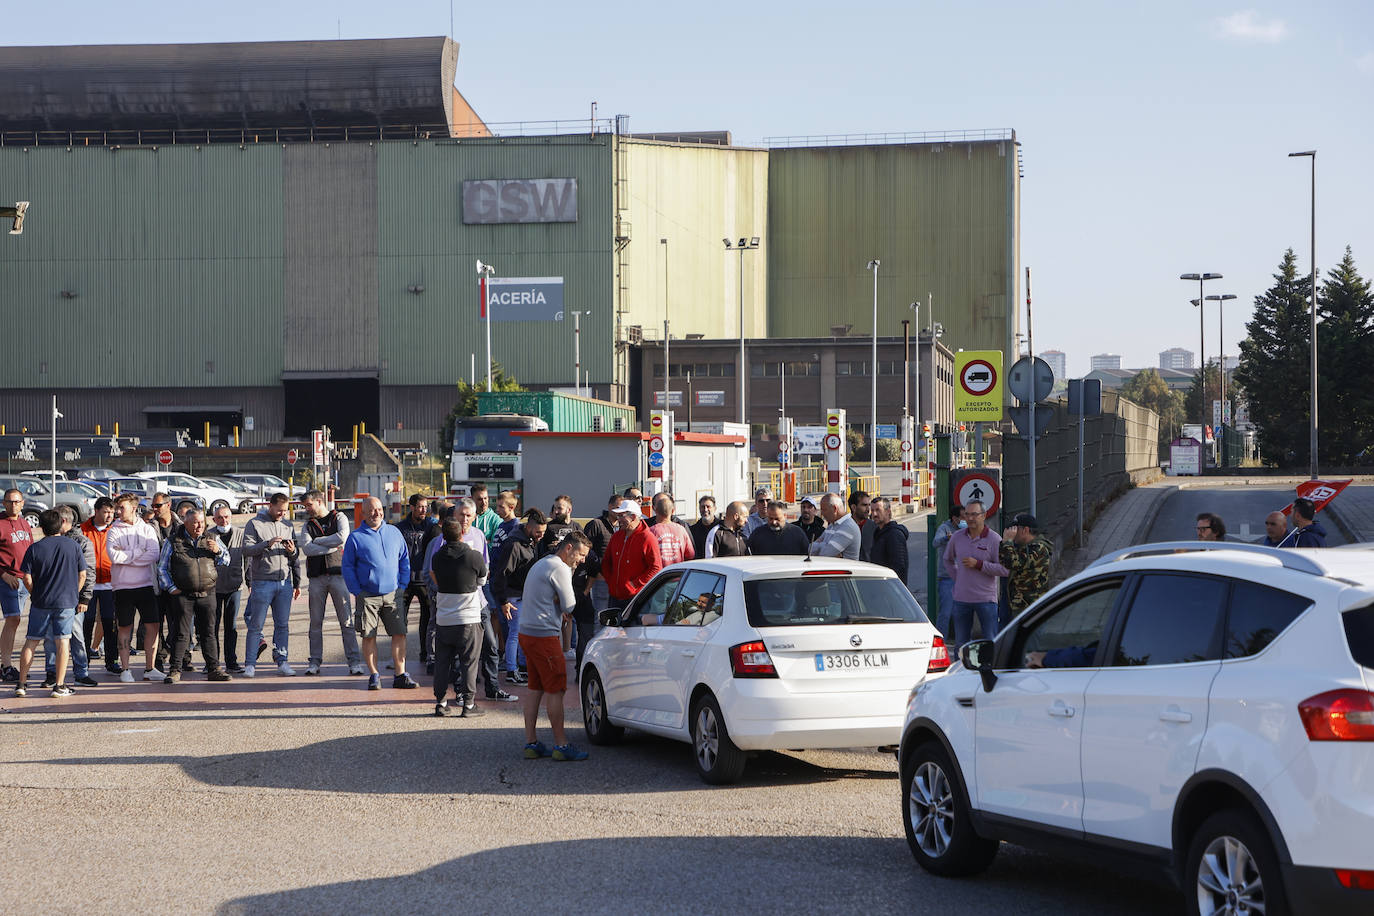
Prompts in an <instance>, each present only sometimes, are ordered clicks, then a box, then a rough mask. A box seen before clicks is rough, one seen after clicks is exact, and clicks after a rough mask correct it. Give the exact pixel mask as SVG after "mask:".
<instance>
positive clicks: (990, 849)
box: [902, 741, 1000, 876]
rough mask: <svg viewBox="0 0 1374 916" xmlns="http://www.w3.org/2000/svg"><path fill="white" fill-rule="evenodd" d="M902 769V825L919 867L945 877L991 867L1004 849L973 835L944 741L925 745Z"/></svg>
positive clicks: (996, 843)
mask: <svg viewBox="0 0 1374 916" xmlns="http://www.w3.org/2000/svg"><path fill="white" fill-rule="evenodd" d="M903 764H904V765H903V767H902V798H904V799H905V800H906V804H904V805H902V821H903V822H904V823H905V824H906V842H907V845H908V846H910V847H911V854H912V855H913V856H915V857H916V862H917V863H918V864H919V865H920V866H921V867H922V868H924V869H925V870H926V871H928V872H931V873H932V874H936V875H946V876H959V875H974V874H977V873H978V872H981V871H983V870H984V869H986V868H987V867H988V866H989V865H991V864H992V860H993V859H994V858H995V857H996V856H997V849H998V847H999V846H1000V844H999V843H998V842H997V841H996V840H987V839H984V838H983V837H980V836H979V835H978V834H977V833H976V832H975V831H974V829H973V820H972V818H971V817H970V816H969V803H968V798H967V797H966V796H965V795H964V793H963V790H962V788H961V787H960V785H959V777H958V776H956V775H955V772H954V766H953V765H952V764H951V763H950V761H949V755H948V754H947V753H945V749H944V748H943V747H942V746H941V745H940V744H939V742H937V741H927V742H926V743H924V744H922V745H920V746H919V747H917V748H916V750H914V751H913V752H912V754H911V760H910V762H909V763H908V762H907V761H903Z"/></svg>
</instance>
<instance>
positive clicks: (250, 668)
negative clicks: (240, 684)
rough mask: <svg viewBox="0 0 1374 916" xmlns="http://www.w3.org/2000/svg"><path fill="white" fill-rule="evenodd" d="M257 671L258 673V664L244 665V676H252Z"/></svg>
mask: <svg viewBox="0 0 1374 916" xmlns="http://www.w3.org/2000/svg"><path fill="white" fill-rule="evenodd" d="M257 673H258V668H257V665H244V666H243V676H244V677H252V676H253V675H255V674H257Z"/></svg>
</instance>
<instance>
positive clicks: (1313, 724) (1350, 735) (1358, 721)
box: [1298, 688, 1374, 741]
mask: <svg viewBox="0 0 1374 916" xmlns="http://www.w3.org/2000/svg"><path fill="white" fill-rule="evenodd" d="M1298 715H1300V716H1302V725H1303V728H1305V729H1307V737H1308V738H1309V739H1311V740H1312V741H1374V693H1370V692H1369V691H1367V690H1355V689H1352V688H1347V689H1344V690H1328V691H1327V692H1326V693H1319V694H1317V695H1316V696H1314V697H1308V698H1307V699H1305V700H1303V701H1302V702H1301V703H1299V704H1298Z"/></svg>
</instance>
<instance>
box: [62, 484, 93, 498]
mask: <svg viewBox="0 0 1374 916" xmlns="http://www.w3.org/2000/svg"><path fill="white" fill-rule="evenodd" d="M57 492H59V493H73V494H75V495H77V496H84V497H86V498H88V499H94V498H96V497H98V496H99V495H100V491H99V490H97V489H95V488H94V487H92V486H90V485H89V484H84V483H80V482H79V481H75V480H73V481H63V480H59V481H58V482H57Z"/></svg>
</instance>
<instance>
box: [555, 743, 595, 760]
mask: <svg viewBox="0 0 1374 916" xmlns="http://www.w3.org/2000/svg"><path fill="white" fill-rule="evenodd" d="M553 759H554V760H586V759H587V752H586V751H584V750H582V749H581V748H579V747H578V746H577V745H575V744H559V745H557V746H555V747H554V749H553Z"/></svg>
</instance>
